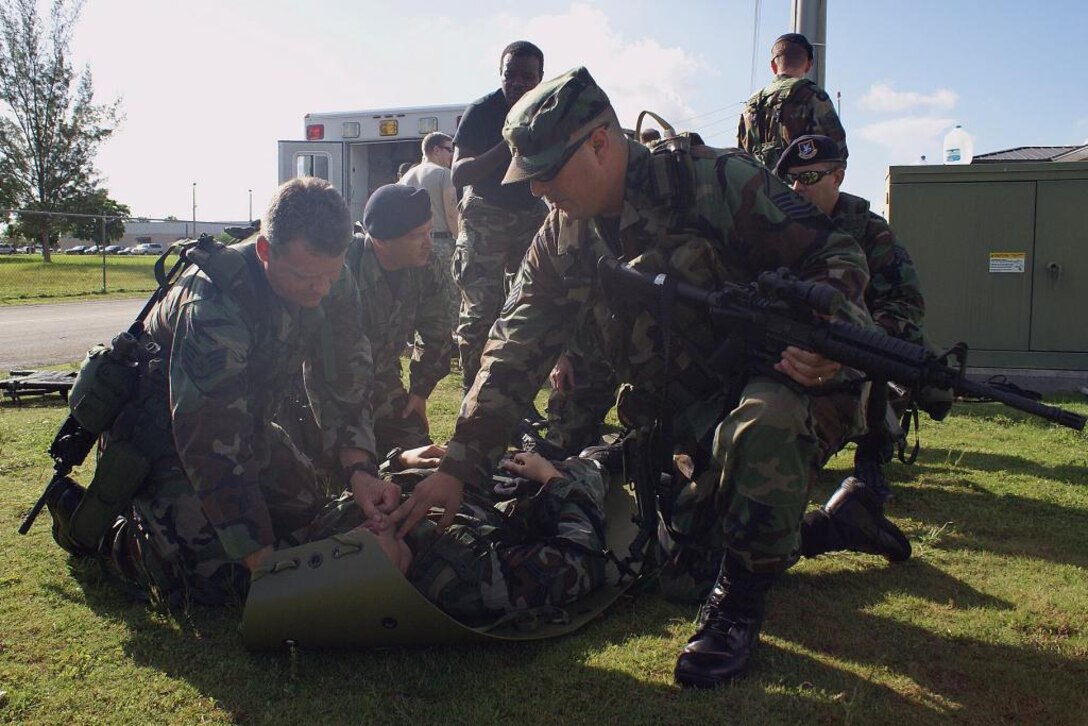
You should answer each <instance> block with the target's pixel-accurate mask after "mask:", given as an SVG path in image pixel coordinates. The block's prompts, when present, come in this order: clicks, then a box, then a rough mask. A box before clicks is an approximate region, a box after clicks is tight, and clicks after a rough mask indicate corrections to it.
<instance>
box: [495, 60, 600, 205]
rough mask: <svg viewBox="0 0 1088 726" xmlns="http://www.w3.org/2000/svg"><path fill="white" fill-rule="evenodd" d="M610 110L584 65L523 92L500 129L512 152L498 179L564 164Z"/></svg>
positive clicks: (537, 172)
mask: <svg viewBox="0 0 1088 726" xmlns="http://www.w3.org/2000/svg"><path fill="white" fill-rule="evenodd" d="M611 110H612V104H611V103H610V102H609V100H608V96H607V95H605V92H604V91H602V90H601V88H600V86H598V85H597V82H596V81H594V80H593V76H591V75H589V71H587V70H586V69H585V68H584V67H579V68H574V69H572V70H569V71H567V72H566V73H564V74H563V75H561V76H559V77H558V78H553V79H552V80H550V81H545V82H544V83H541V84H540V85H538V86H537V87H536V88H534V89H533V90H531V91H527V92H526V93H525V95H524V96H522V97H521V98H520V99H519V100H518V102H517V103H515V104H514V106H513V107H512V108H511V109H510V111H509V113H507V114H506V123H505V125H503V127H502V137H503V138H504V139H505V140H506V143H507V144H508V145H509V146H510V153H511V154H512V156H513V158H512V159H511V160H510V167H509V168H508V169H507V170H506V176H505V177H503V180H502V183H503V184H510V183H513V182H518V181H524V180H526V179H533V178H535V177H539V176H541V175H544V174H547V173H548V172H549V171H551V170H553V169H557V168H558V167H560V166H562V165H563V164H565V163H566V162H567V160H568V159H569V158H570V156H571V155H572V154H573V153H574V151H576V150H577V148H578V147H579V146H580V144H581V142H582V141H584V140H585V139H584V138H583V137H584V136H585V134H587V133H589V132H590V131H592V130H593V129H594V128H595V127H596V126H599V125H600V124H601V123H602V122H603V121H605V120H607V119H604V118H602V117H603V116H604V115H605V114H607V113H610V112H611Z"/></svg>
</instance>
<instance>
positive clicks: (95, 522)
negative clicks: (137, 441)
mask: <svg viewBox="0 0 1088 726" xmlns="http://www.w3.org/2000/svg"><path fill="white" fill-rule="evenodd" d="M150 471H151V459H150V458H148V456H147V455H145V454H144V452H142V451H141V450H140V449H138V448H137V447H136V446H135V445H133V444H132V443H131V442H129V441H115V442H113V443H111V444H110V446H109V447H108V448H107V449H106V450H105V452H103V454H102V456H101V458H99V460H98V466H96V467H95V470H94V479H92V480H91V483H90V485H89V486H88V487H87V493H86V494H84V495H83V500H82V501H81V502H80V503H79V506H78V507H76V510H75V512H74V513H73V514H72V522H71V525H70V530H69V535H70V536H71V538H72V539H73V540H75V542H76V543H77V544H80V545H83V546H84V547H87V548H94V547H97V546H98V541H99V540H100V539H101V538H102V535H104V534H105V533H106V530H108V529H109V528H110V525H112V524H113V523H114V521H116V519H117V516H118V515H119V514H121V512H122V511H124V509H125V507H127V506H128V505H129V504H130V503H131V502H132V499H133V498H134V497H135V496H136V492H137V491H138V490H139V489H140V487H141V486H142V485H143V483H144V479H145V478H147V475H148V473H150Z"/></svg>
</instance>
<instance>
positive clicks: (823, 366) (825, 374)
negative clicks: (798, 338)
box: [774, 345, 842, 387]
mask: <svg viewBox="0 0 1088 726" xmlns="http://www.w3.org/2000/svg"><path fill="white" fill-rule="evenodd" d="M841 368H842V364H841V363H837V362H836V361H833V360H828V359H827V358H824V357H823V356H822V355H820V354H819V353H813V352H812V351H810V350H802V349H801V348H795V347H793V346H792V345H791V346H789V347H787V348H786V349H785V350H784V351H782V359H781V360H779V361H778V362H777V363H775V364H774V369H775V370H776V371H778V372H779V373H784V374H786V375H787V376H789V377H790V378H792V379H793V380H795V381H797V382H798V383H800V384H801V385H802V386H807V387H812V386H822V385H824V384H825V383H829V382H830V381H831V379H833V378H834V377H835V375H836V374H837V373H838V372H839V369H841Z"/></svg>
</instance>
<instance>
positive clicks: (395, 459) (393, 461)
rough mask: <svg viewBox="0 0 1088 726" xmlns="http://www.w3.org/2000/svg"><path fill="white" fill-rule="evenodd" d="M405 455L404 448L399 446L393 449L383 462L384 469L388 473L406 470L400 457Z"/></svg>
mask: <svg viewBox="0 0 1088 726" xmlns="http://www.w3.org/2000/svg"><path fill="white" fill-rule="evenodd" d="M403 453H404V448H403V447H401V446H398V447H396V448H394V449H392V450H391V451H390V452H389V453H388V454H386V457H385V461H383V462H382V468H383V469H385V470H386V471H388V472H397V471H400V470H401V469H403V468H404V465H403V464H401V463H400V455H401V454H403Z"/></svg>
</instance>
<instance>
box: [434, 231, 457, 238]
mask: <svg viewBox="0 0 1088 726" xmlns="http://www.w3.org/2000/svg"><path fill="white" fill-rule="evenodd" d="M431 239H453V234H452V233H451V232H431Z"/></svg>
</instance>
